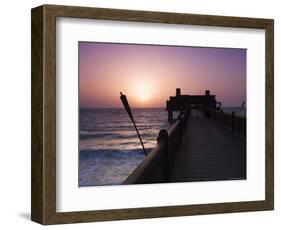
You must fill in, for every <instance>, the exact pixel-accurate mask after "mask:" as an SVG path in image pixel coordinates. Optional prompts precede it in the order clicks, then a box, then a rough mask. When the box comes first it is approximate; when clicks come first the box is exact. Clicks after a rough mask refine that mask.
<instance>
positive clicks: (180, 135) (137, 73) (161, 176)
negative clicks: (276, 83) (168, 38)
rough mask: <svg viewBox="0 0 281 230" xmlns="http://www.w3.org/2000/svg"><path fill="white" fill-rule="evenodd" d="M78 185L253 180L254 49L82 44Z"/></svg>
mask: <svg viewBox="0 0 281 230" xmlns="http://www.w3.org/2000/svg"><path fill="white" fill-rule="evenodd" d="M78 55H79V57H78V59H79V62H78V63H79V64H78V65H79V67H78V68H79V105H78V106H79V137H78V138H79V153H78V154H79V167H78V168H79V172H78V175H79V176H78V178H79V183H78V185H79V187H85V186H105V185H107V186H109V185H130V184H155V183H176V182H209V181H220V180H246V179H247V175H246V171H247V170H246V156H247V153H246V118H247V115H246V114H247V113H246V111H247V101H246V100H247V98H246V77H247V76H246V72H247V71H246V66H247V62H246V60H247V49H242V48H229V47H227V48H224V47H194V46H178V45H155V44H127V43H106V42H92V41H79V42H78Z"/></svg>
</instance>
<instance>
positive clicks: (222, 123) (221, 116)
mask: <svg viewBox="0 0 281 230" xmlns="http://www.w3.org/2000/svg"><path fill="white" fill-rule="evenodd" d="M221 126H223V110H222V109H221Z"/></svg>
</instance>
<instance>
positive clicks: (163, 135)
mask: <svg viewBox="0 0 281 230" xmlns="http://www.w3.org/2000/svg"><path fill="white" fill-rule="evenodd" d="M160 142H164V143H165V149H164V180H165V182H166V183H167V182H170V178H171V168H172V167H171V161H172V159H171V156H170V153H169V146H168V143H169V135H168V132H167V130H166V129H161V130H160V132H159V134H158V137H157V143H160Z"/></svg>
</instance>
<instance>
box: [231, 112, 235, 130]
mask: <svg viewBox="0 0 281 230" xmlns="http://www.w3.org/2000/svg"><path fill="white" fill-rule="evenodd" d="M234 129H235V112H234V111H232V113H231V131H232V132H234V131H235V130H234Z"/></svg>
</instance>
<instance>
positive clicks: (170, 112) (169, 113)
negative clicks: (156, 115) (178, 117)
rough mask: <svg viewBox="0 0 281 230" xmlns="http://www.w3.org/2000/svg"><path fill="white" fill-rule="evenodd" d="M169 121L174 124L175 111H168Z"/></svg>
mask: <svg viewBox="0 0 281 230" xmlns="http://www.w3.org/2000/svg"><path fill="white" fill-rule="evenodd" d="M168 121H169V122H172V121H173V111H172V110H169V111H168Z"/></svg>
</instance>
